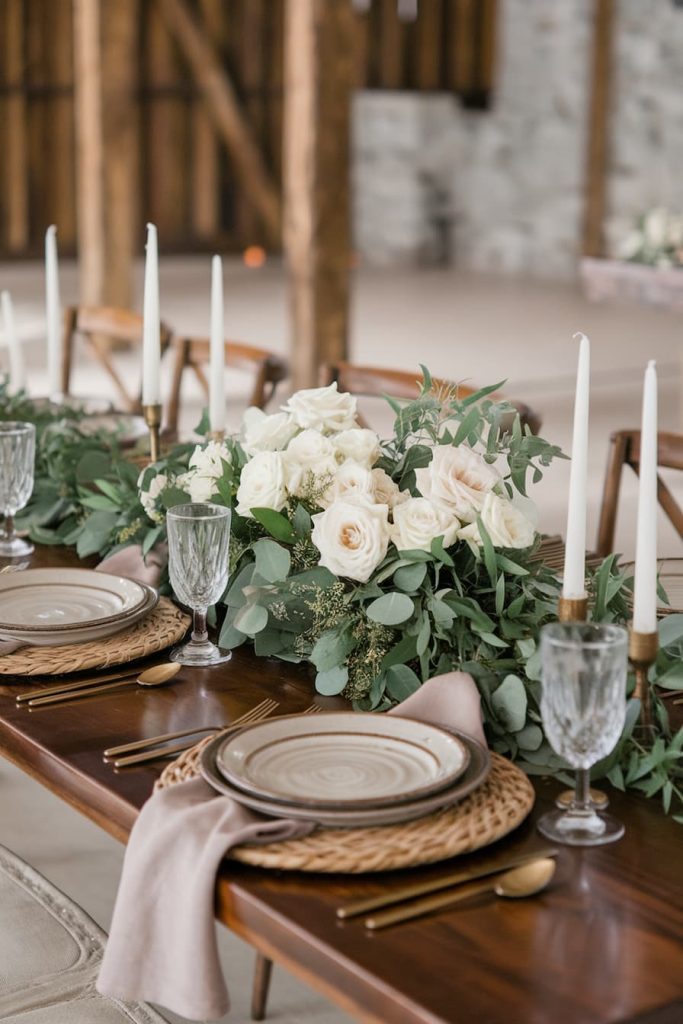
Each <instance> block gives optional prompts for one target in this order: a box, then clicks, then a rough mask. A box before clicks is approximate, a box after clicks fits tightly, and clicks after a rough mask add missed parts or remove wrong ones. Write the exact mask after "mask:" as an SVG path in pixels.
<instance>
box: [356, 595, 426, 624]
mask: <svg viewBox="0 0 683 1024" xmlns="http://www.w3.org/2000/svg"><path fill="white" fill-rule="evenodd" d="M414 611H415V606H414V605H413V602H412V600H411V599H410V598H409V597H408V596H407V595H406V594H398V593H393V594H384V596H383V597H378V598H377V599H376V600H375V601H372V602H371V603H370V604H369V605H368V606H367V608H366V609H365V613H366V615H367V617H368V618H369V619H372V621H373V622H379V623H380V624H381V625H382V626H397V625H399V623H401V622H405V621H406V619H409V618H410V617H411V616H412V614H413V612H414Z"/></svg>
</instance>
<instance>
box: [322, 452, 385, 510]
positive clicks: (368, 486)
mask: <svg viewBox="0 0 683 1024" xmlns="http://www.w3.org/2000/svg"><path fill="white" fill-rule="evenodd" d="M332 492H333V493H332V497H331V500H330V503H331V501H334V500H336V499H337V498H349V497H351V495H356V496H358V497H361V498H365V500H366V501H368V502H369V503H372V502H374V500H375V485H374V481H373V479H372V473H371V472H370V470H369V469H367V468H366V467H365V466H361V465H360V463H358V462H355V461H354V460H353V459H347V460H346V462H344V463H343V464H342V465H341V466H339V468H338V469H337V472H336V474H335V478H334V482H333V484H332Z"/></svg>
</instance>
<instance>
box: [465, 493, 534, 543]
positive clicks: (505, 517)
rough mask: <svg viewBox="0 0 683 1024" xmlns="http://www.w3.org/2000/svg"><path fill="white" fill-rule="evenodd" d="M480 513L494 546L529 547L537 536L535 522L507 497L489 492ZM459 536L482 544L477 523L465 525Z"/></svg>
mask: <svg viewBox="0 0 683 1024" xmlns="http://www.w3.org/2000/svg"><path fill="white" fill-rule="evenodd" d="M480 515H481V521H482V523H483V524H484V527H485V529H486V532H487V533H488V535H489V537H490V538H491V543H492V544H493V546H494V547H496V548H528V547H530V546H531V545H532V544H533V542H534V538H535V537H536V531H535V529H534V525H533V523H532V522H531V521H530V520H529V519H527V517H526V516H525V515H524V513H523V512H520V510H519V509H518V508H515V506H514V505H513V504H512V502H511V501H508V500H507V498H499V497H498V495H497V494H493V493H489V494H487V495H486V498H485V499H484V505H483V507H482V510H481V512H480ZM458 537H459V538H460V539H461V540H467V541H471V542H472V543H473V544H476V545H477V547H480V546H481V536H480V534H479V527H478V525H477V523H470V524H469V526H465V527H463V529H462V530H460V531H459V533H458Z"/></svg>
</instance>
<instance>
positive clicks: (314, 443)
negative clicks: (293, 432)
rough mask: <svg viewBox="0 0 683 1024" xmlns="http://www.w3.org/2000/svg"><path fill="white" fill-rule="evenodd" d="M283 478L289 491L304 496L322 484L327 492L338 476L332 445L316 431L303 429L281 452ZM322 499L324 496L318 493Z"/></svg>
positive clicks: (326, 492)
mask: <svg viewBox="0 0 683 1024" xmlns="http://www.w3.org/2000/svg"><path fill="white" fill-rule="evenodd" d="M283 459H284V467H285V480H286V483H287V490H288V491H289V493H290V494H296V495H298V496H302V495H305V494H306V493H307V492H310V491H311V490H315V489H316V488H318V487H320V486H322V488H323V491H324V492H325V495H328V494H330V488H331V487H332V484H333V481H334V478H335V477H336V475H337V460H336V459H335V457H334V447H333V445H332V442H331V441H330V440H328V438H326V437H324V436H323V435H322V434H321V433H319V432H318V431H317V430H313V429H309V430H302V432H301V433H300V434H298V435H297V436H296V437H295V438H294V439H293V440H292V441H290V442H289V445H288V446H287V449H286V451H285V452H283ZM321 497H322V500H324V496H321Z"/></svg>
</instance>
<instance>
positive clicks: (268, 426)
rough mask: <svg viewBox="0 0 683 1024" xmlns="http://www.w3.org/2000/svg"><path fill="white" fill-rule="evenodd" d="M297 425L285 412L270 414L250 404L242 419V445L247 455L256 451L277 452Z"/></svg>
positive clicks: (290, 436)
mask: <svg viewBox="0 0 683 1024" xmlns="http://www.w3.org/2000/svg"><path fill="white" fill-rule="evenodd" d="M297 429H298V428H297V425H296V423H295V422H294V421H293V419H292V417H291V416H289V415H288V414H287V413H286V412H276V413H273V414H272V415H271V416H269V415H267V413H265V412H263V410H262V409H258V408H257V407H256V406H251V407H250V408H249V409H247V411H246V412H245V414H244V417H243V419H242V447H243V448H244V450H245V452H246V453H247V454H248V455H255V454H256V452H279V451H282V449H283V448H286V447H287V445H288V444H289V442H290V441H291V440H292V438H293V437H294V435H295V434H296V432H297Z"/></svg>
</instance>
